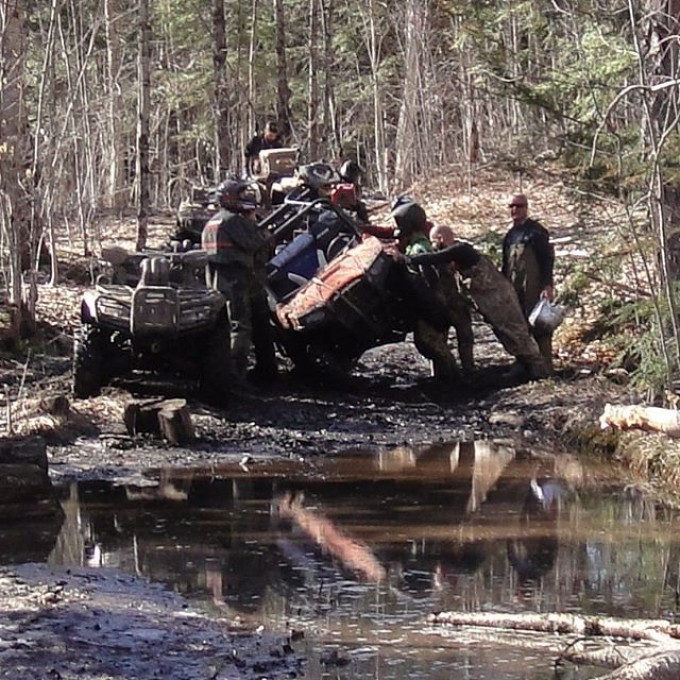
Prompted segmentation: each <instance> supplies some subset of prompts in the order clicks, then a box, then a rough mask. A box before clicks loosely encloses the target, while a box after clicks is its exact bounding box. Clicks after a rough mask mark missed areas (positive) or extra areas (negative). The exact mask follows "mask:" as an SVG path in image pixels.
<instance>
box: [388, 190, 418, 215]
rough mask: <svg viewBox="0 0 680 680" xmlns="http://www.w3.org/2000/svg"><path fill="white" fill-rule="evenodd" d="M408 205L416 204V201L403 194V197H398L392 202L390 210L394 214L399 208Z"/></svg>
mask: <svg viewBox="0 0 680 680" xmlns="http://www.w3.org/2000/svg"><path fill="white" fill-rule="evenodd" d="M407 203H415V201H414V200H413V199H412V198H411V197H410V196H406V194H402V195H401V196H397V197H396V198H395V199H394V200H393V201H392V205H391V206H390V210H391V211H392V212H394V211H395V210H396V209H397V208H398V207H399V206H402V205H406V204H407Z"/></svg>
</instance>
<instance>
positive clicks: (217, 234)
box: [201, 179, 277, 387]
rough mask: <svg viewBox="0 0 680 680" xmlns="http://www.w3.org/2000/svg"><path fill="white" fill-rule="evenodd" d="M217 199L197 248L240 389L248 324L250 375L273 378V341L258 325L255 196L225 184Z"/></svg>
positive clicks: (260, 291) (260, 295)
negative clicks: (222, 307)
mask: <svg viewBox="0 0 680 680" xmlns="http://www.w3.org/2000/svg"><path fill="white" fill-rule="evenodd" d="M217 196H218V199H219V204H220V211H219V212H218V213H217V214H216V215H214V216H213V217H212V219H210V220H209V222H208V223H207V224H206V226H205V228H204V229H203V234H202V238H201V246H202V248H203V250H205V251H206V253H207V254H208V265H207V267H206V282H207V284H208V287H210V288H214V289H215V290H219V291H220V292H221V293H222V295H224V297H225V299H226V305H227V312H228V316H229V323H230V350H231V361H232V367H233V370H234V379H235V382H236V385H237V387H244V386H245V385H246V376H247V368H248V356H249V353H250V349H251V346H252V345H253V331H254V328H253V325H254V323H256V324H259V325H258V327H257V329H256V331H257V334H258V337H257V344H256V357H255V358H256V366H255V371H257V372H258V374H262V375H265V374H272V376H275V375H276V369H277V367H276V358H275V354H274V343H273V340H272V338H271V335H270V336H269V337H268V336H267V334H266V331H265V329H264V326H263V324H262V317H263V310H262V306H263V304H264V305H266V296H265V293H264V288H263V282H262V280H261V277H260V276H258V262H259V261H260V260H259V258H261V257H262V251H263V250H266V248H267V241H266V238H265V237H264V236H263V235H262V234H261V233H260V231H259V230H258V229H257V224H256V221H255V209H256V208H257V193H256V192H255V190H254V189H253V187H252V185H251V184H250V183H248V182H246V181H243V180H238V179H228V180H225V181H224V182H222V184H220V186H219V187H218V189H217ZM266 323H267V324H268V319H267V320H266ZM263 331H265V332H264V333H263Z"/></svg>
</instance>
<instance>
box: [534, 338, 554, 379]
mask: <svg viewBox="0 0 680 680" xmlns="http://www.w3.org/2000/svg"><path fill="white" fill-rule="evenodd" d="M536 344H537V345H538V349H539V350H540V351H541V354H542V355H543V358H544V359H545V363H546V367H547V369H548V371H549V375H552V374H553V358H552V335H541V336H539V337H538V338H536Z"/></svg>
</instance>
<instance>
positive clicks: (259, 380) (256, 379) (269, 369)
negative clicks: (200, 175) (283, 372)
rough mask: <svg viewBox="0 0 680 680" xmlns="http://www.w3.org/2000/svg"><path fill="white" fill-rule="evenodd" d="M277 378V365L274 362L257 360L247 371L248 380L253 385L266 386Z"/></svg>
mask: <svg viewBox="0 0 680 680" xmlns="http://www.w3.org/2000/svg"><path fill="white" fill-rule="evenodd" d="M278 378H279V367H278V366H277V365H276V362H275V361H273V362H268V361H267V362H259V361H257V362H256V363H255V367H254V368H252V369H251V370H250V371H248V380H249V381H250V382H251V383H253V385H258V386H266V385H273V384H274V383H275V382H276V381H277V380H278Z"/></svg>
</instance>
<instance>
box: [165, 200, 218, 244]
mask: <svg viewBox="0 0 680 680" xmlns="http://www.w3.org/2000/svg"><path fill="white" fill-rule="evenodd" d="M216 188H217V187H193V188H192V189H191V197H190V198H189V199H188V200H184V201H182V202H181V203H180V205H179V208H178V209H177V221H176V225H175V233H174V234H173V235H172V240H173V241H178V242H181V241H184V240H187V239H188V240H189V241H191V242H192V243H197V244H200V242H201V233H202V232H203V227H205V225H206V224H207V223H208V220H209V219H210V218H211V217H212V216H213V215H214V214H215V213H216V212H217V211H218V210H219V205H218V203H217V196H216Z"/></svg>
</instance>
